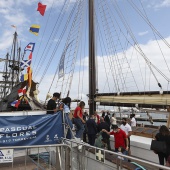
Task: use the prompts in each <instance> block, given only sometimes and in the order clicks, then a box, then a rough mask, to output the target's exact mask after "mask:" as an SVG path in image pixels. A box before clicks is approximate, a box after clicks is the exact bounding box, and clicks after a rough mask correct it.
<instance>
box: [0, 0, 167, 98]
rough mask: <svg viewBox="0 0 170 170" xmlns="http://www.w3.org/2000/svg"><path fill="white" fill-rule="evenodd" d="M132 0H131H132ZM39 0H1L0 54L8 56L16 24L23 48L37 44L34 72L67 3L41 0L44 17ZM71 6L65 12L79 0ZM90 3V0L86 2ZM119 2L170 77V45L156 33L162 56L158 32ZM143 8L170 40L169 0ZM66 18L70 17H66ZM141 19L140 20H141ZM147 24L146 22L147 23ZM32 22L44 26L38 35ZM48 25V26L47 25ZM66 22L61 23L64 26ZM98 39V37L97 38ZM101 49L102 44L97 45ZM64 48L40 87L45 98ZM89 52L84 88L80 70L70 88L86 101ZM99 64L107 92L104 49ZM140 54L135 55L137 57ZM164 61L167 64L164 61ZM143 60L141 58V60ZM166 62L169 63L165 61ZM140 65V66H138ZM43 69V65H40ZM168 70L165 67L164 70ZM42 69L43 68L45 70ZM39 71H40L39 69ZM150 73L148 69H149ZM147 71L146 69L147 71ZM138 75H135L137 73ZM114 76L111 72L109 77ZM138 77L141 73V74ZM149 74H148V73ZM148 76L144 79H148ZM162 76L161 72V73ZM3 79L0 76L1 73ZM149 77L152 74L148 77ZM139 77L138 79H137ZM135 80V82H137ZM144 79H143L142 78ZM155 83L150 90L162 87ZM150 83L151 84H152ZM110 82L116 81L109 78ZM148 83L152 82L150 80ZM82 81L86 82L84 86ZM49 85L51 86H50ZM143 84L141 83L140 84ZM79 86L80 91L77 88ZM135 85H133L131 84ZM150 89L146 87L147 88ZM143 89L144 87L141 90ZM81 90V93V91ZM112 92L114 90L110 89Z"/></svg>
mask: <svg viewBox="0 0 170 170" xmlns="http://www.w3.org/2000/svg"><path fill="white" fill-rule="evenodd" d="M129 1H131V0H129ZM38 2H39V1H38V0H24V1H23V0H0V28H1V31H0V56H1V58H5V55H6V53H7V52H8V51H10V49H11V44H12V36H13V34H14V32H15V28H13V27H11V25H15V26H16V27H17V33H18V38H19V43H20V44H21V47H22V50H23V49H24V47H25V46H26V45H27V44H28V43H29V42H35V43H36V47H35V51H34V53H33V62H32V67H33V72H34V71H35V70H36V69H37V68H38V65H39V62H40V60H39V58H40V57H41V56H42V55H44V56H45V54H43V53H42V51H43V49H44V48H45V44H46V43H47V41H48V37H49V35H50V34H51V32H52V29H53V27H54V22H55V20H56V19H57V17H58V15H59V12H60V10H61V8H62V6H63V4H64V0H55V1H54V0H42V1H41V2H42V3H43V4H46V5H47V10H46V13H45V16H44V17H43V16H41V15H40V14H39V12H37V11H36V9H37V4H38ZM70 2H71V3H70V5H69V7H68V8H67V10H66V11H65V12H66V13H67V12H68V14H69V12H70V10H71V9H72V8H73V5H74V3H75V2H76V0H71V1H70ZM87 2H88V1H87ZM117 2H118V4H119V7H120V9H121V10H122V11H123V12H127V14H125V16H126V19H127V20H128V23H129V25H130V27H131V29H132V31H133V34H134V36H135V38H136V40H137V41H138V43H139V44H140V46H141V47H142V50H143V51H144V52H145V54H146V55H147V57H148V58H149V59H150V60H151V62H153V64H154V65H156V66H157V67H159V69H160V70H161V71H163V72H164V71H165V72H164V73H165V74H166V75H167V77H170V76H169V75H168V73H169V72H167V70H166V64H167V65H169V66H170V60H169V59H168V57H169V56H170V50H169V48H168V47H167V46H166V45H164V43H163V42H162V40H161V39H160V37H158V36H157V40H158V42H159V44H160V46H161V49H162V51H163V53H164V58H165V60H164V58H163V57H160V55H161V52H160V50H159V48H158V46H157V42H156V41H155V35H154V34H153V31H152V29H151V28H150V27H149V26H148V25H147V24H146V23H145V22H144V21H143V20H142V19H141V18H140V16H139V15H138V14H135V12H133V11H132V9H131V8H130V6H128V5H127V3H128V0H119V1H117ZM131 2H135V4H136V5H139V4H140V0H132V1H131ZM141 2H142V4H143V7H144V9H145V12H146V14H147V17H148V18H149V20H150V21H151V23H152V24H153V25H154V27H155V28H156V29H157V30H158V31H159V32H160V33H161V35H162V36H163V37H164V38H165V39H166V41H167V42H168V43H170V21H169V19H170V0H149V1H148V0H141ZM140 9H141V10H142V6H140ZM96 10H97V11H96V13H98V12H100V10H98V9H96ZM66 18H67V17H66ZM139 18H140V19H139ZM100 19H101V20H102V18H98V20H99V21H98V22H101V21H100ZM144 23H145V24H144ZM32 24H39V25H40V26H41V28H40V33H39V36H38V37H36V36H35V35H33V34H31V33H30V32H29V27H30V26H31V25H32ZM46 24H47V25H46ZM63 25H64V24H62V25H61V27H62V26H63ZM58 38H59V35H58V36H56V37H55V38H54V39H53V41H54V43H57V42H58ZM64 41H65V39H63V40H62V42H61V43H60V44H63V46H64V44H65V42H64ZM98 41H99V39H98ZM98 48H100V47H98ZM133 49H134V48H132V47H131V46H130V45H129V46H128V48H127V49H126V51H125V52H126V55H128V56H130V55H132V53H133ZM62 50H63V49H61V50H60V49H58V53H56V55H55V58H56V60H54V61H53V64H54V63H55V65H54V66H51V68H50V69H49V71H48V72H47V76H46V78H45V80H43V81H42V82H41V83H42V84H41V85H40V86H39V91H40V94H39V98H40V99H41V100H44V99H45V96H46V94H47V92H48V90H49V87H48V86H49V84H50V83H51V80H52V79H53V75H54V72H55V70H54V69H53V68H54V67H55V66H56V67H57V65H58V63H57V62H58V61H59V59H60V55H58V54H60V53H61V51H62ZM121 53H122V52H121V51H120V52H118V54H117V55H118V56H119V55H120V56H121ZM87 55H88V52H86V53H85V55H84V58H83V61H82V62H84V64H85V66H84V72H85V73H84V72H83V71H81V75H83V80H82V79H81V81H82V83H81V87H78V82H79V76H80V73H79V71H78V69H77V70H75V74H74V78H73V82H72V88H71V90H72V91H71V97H72V98H80V99H82V100H86V101H87V97H86V94H88V67H87V66H88V58H87ZM97 55H98V67H99V71H98V72H99V77H98V79H99V83H98V84H99V90H100V92H106V91H107V90H108V89H109V88H112V87H108V86H109V85H107V83H106V79H104V78H106V76H105V73H106V72H107V71H108V70H104V62H103V61H106V60H107V59H106V57H105V55H106V54H104V56H102V52H101V51H100V50H99V51H98V54H97ZM136 56H137V54H136V55H135V56H133V57H136ZM45 58H46V60H44V63H47V62H48V58H50V56H48V55H47V56H46V57H45ZM132 60H133V61H135V62H134V63H133V65H134V64H136V65H138V64H139V63H138V60H136V59H134V58H133V59H132ZM163 60H164V63H163V62H162V61H163ZM139 61H140V60H139ZM165 61H166V62H165ZM140 64H141V66H142V65H143V66H145V64H144V63H142V62H141V61H140ZM79 65H80V63H79V62H78V61H77V62H76V66H79ZM106 65H107V66H106V67H108V68H109V62H108V61H107V62H106ZM137 68H139V66H137ZM137 68H135V67H132V69H133V70H134V72H135V70H137ZM39 69H40V70H41V68H39ZM164 69H165V70H164ZM0 70H3V64H2V63H0ZM42 70H43V69H42ZM36 71H37V70H36ZM148 73H149V72H148ZM41 74H42V72H41V71H40V73H39V74H38V75H37V76H36V77H35V78H37V80H35V81H39V80H40V78H41V76H42V75H41ZM145 74H147V71H146V72H145ZM134 75H135V74H134ZM109 76H111V75H109V73H108V77H109ZM138 76H139V74H138ZM146 77H147V76H146ZM146 77H145V78H146ZM158 77H159V75H158ZM0 78H2V77H1V75H0ZM147 78H148V79H149V75H148V77H147ZM159 78H160V81H161V82H163V79H162V78H161V77H159ZM137 79H138V78H137ZM137 79H136V81H137ZM140 81H141V80H140ZM150 81H151V82H153V83H154V84H153V85H151V84H150V85H148V84H147V88H148V89H149V88H150V87H151V86H154V87H155V90H159V88H156V87H157V85H155V84H156V83H155V79H153V77H152V78H151V80H150ZM151 82H150V83H151ZM110 83H113V82H112V81H111V80H110ZM137 83H138V84H140V83H139V82H137ZM147 83H149V82H147ZM82 84H83V85H82ZM47 85H48V86H47ZM139 86H140V85H139ZM78 88H79V90H78ZM132 88H133V87H132ZM148 89H147V90H148ZM166 89H167V86H165V87H164V90H166ZM55 90H56V89H52V90H51V91H50V93H51V94H52V93H53V92H54V91H55ZM142 90H144V89H142ZM78 91H79V94H78ZM110 91H111V90H110Z"/></svg>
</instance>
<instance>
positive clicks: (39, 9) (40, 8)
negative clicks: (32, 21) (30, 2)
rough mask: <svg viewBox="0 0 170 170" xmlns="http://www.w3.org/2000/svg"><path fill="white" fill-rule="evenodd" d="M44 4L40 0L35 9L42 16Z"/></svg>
mask: <svg viewBox="0 0 170 170" xmlns="http://www.w3.org/2000/svg"><path fill="white" fill-rule="evenodd" d="M46 6H47V5H43V4H42V3H41V2H39V3H38V8H37V11H39V12H40V14H41V15H42V16H44V13H45V9H46Z"/></svg>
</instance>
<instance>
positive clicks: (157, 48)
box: [0, 0, 170, 169]
mask: <svg viewBox="0 0 170 170" xmlns="http://www.w3.org/2000/svg"><path fill="white" fill-rule="evenodd" d="M122 4H123V5H122ZM47 5H48V4H47ZM57 5H58V4H57V3H55V1H54V2H53V3H52V4H50V5H49V6H50V9H48V10H47V11H46V13H48V17H47V15H46V13H45V16H44V18H43V19H42V20H43V21H42V22H41V23H39V24H36V25H35V24H34V25H32V26H31V27H30V32H31V33H34V34H35V35H38V36H41V38H40V39H38V40H36V38H32V37H31V38H32V40H30V42H33V41H36V43H35V44H36V46H37V47H36V48H35V50H34V52H33V53H29V55H28V53H27V55H26V54H25V53H24V54H23V55H22V54H21V51H22V50H21V48H18V46H17V45H16V42H17V33H16V32H15V33H14V40H13V46H12V52H11V54H7V55H6V58H5V59H3V62H4V63H5V67H4V71H3V72H2V81H1V101H0V111H1V113H3V116H1V117H2V119H3V117H4V119H7V120H8V118H9V117H6V115H7V114H8V113H12V114H14V113H16V112H13V111H17V112H18V111H21V112H20V113H25V111H27V113H29V114H27V115H24V114H23V117H22V116H21V117H19V119H20V120H21V121H19V122H20V123H21V124H18V125H22V126H21V127H20V126H19V129H21V130H24V128H25V127H26V130H28V128H30V131H29V132H25V131H24V132H21V133H19V132H16V134H17V135H18V133H19V135H18V136H16V134H15V133H12V135H13V136H12V135H11V137H9V135H8V132H7V131H8V130H6V131H5V130H4V129H3V127H2V129H3V130H4V132H3V133H2V134H1V138H5V137H6V138H12V139H13V138H15V137H16V139H18V141H19V143H18V144H17V147H16V148H15V147H14V146H13V145H12V144H11V143H10V142H9V140H8V139H5V140H4V141H3V140H0V143H1V144H2V146H4V147H5V144H7V145H6V147H5V149H7V148H8V147H9V146H10V147H12V149H14V150H15V149H18V148H20V149H22V148H26V152H27V154H26V157H28V158H29V159H31V162H33V163H34V164H35V165H37V167H38V168H41V169H43V168H44V169H54V168H55V169H92V168H94V165H95V168H96V169H97V168H100V166H101V167H102V169H119V168H121V169H122V168H124V169H128V168H129V167H130V168H129V169H135V168H136V169H137V168H139V169H154V168H155V167H156V168H162V167H160V166H159V165H158V164H156V163H158V160H157V155H154V153H153V152H152V151H150V142H151V139H152V138H153V137H154V135H155V134H156V133H158V127H157V128H156V129H152V128H148V129H144V128H143V127H136V128H134V129H133V130H134V134H133V135H132V136H133V137H132V157H131V158H130V157H127V158H128V159H132V162H133V163H132V164H131V163H129V162H122V161H120V160H119V161H117V156H118V155H117V154H115V153H114V152H113V153H112V152H110V151H105V150H102V149H101V150H100V149H99V154H98V148H94V147H91V146H89V145H87V144H84V143H82V142H81V141H80V140H79V141H77V140H75V139H71V140H68V139H66V138H65V137H66V135H65V131H66V130H68V129H69V128H70V127H69V125H68V122H67V121H66V118H67V117H66V118H65V115H62V114H56V115H46V114H45V113H46V109H45V105H46V103H47V101H48V98H49V97H51V94H52V93H53V92H56V91H57V92H59V93H60V94H61V98H65V97H67V96H70V97H71V98H72V99H74V98H76V99H78V100H79V101H80V100H84V101H85V102H86V105H87V107H88V108H89V115H92V114H94V112H95V111H96V110H97V109H99V108H104V109H105V110H107V108H108V109H109V108H112V109H114V108H118V110H119V112H120V110H121V108H122V107H128V108H129V109H130V110H133V109H134V108H135V109H138V110H139V111H141V114H146V113H149V112H152V113H155V114H156V113H158V112H159V114H160V115H165V116H166V119H167V124H166V125H167V127H168V128H169V126H170V113H169V111H170V108H169V107H170V91H169V81H170V78H169V75H170V74H169V71H170V69H169V61H168V60H169V58H168V57H169V54H170V40H169V38H164V36H162V35H161V33H160V32H159V31H158V29H156V27H155V26H154V25H153V24H152V23H151V21H150V19H149V17H148V15H147V13H146V11H145V8H144V6H146V4H145V3H144V2H141V1H139V2H137V1H129V0H128V1H126V2H121V1H120V2H119V1H109V0H105V1H102V0H98V1H97V0H89V1H87V0H77V1H76V2H72V1H69V0H66V1H64V2H63V3H62V5H61V4H60V5H61V6H60V8H57ZM33 6H35V4H33ZM39 6H41V8H44V7H43V5H42V4H38V7H39ZM38 9H39V8H38ZM56 9H57V11H56ZM128 11H130V12H129V13H128ZM36 12H37V11H36ZM33 14H34V13H33ZM41 14H42V13H41ZM131 15H133V17H134V18H135V20H131V19H132V17H131ZM35 16H36V17H37V15H35ZM54 16H55V17H54ZM56 16H57V17H56ZM38 20H39V19H37V22H38ZM138 22H139V23H142V24H141V27H142V26H143V25H145V26H146V27H147V29H149V32H152V34H153V36H151V37H152V38H154V40H153V39H152V38H150V39H149V41H148V40H146V39H142V37H140V36H137V35H138V34H137V33H134V32H133V30H134V29H135V28H138V27H140V26H139V25H138ZM130 23H135V24H132V26H133V27H135V28H133V27H132V26H131V24H130ZM40 24H42V25H45V26H44V28H43V26H42V27H40ZM41 29H42V30H41ZM145 34H146V35H147V34H148V31H146V32H145V33H144V32H143V33H141V34H140V35H145ZM32 36H33V35H32ZM146 41H147V42H146ZM144 42H145V43H144ZM24 52H25V50H24ZM31 52H32V51H31ZM30 54H31V58H30ZM32 55H33V56H32ZM25 57H27V58H28V59H29V60H31V64H32V68H33V72H32V75H31V79H30V78H28V79H27V80H26V81H23V82H21V81H20V80H19V76H21V72H22V73H23V70H22V69H23V68H21V65H20V64H21V63H22V61H23V60H24V59H25ZM27 62H28V60H27ZM28 67H29V66H28ZM33 80H36V81H37V82H38V83H36V82H34V81H33ZM30 81H31V86H30ZM24 88H26V92H25V93H24V94H23V95H22V98H20V96H19V93H18V90H20V89H24ZM38 91H40V93H39V97H40V99H41V100H43V103H42V102H41V101H40V100H39V99H38ZM15 100H17V101H18V100H19V101H20V102H19V103H18V105H17V107H15V106H12V105H11V104H12V102H14V101H15ZM76 106H77V103H76V104H75V105H74V103H73V106H72V107H73V108H74V107H76ZM29 111H30V112H29ZM32 111H40V112H37V114H36V115H35V117H34V116H32V117H31V116H30V115H31V113H32ZM26 116H27V117H26ZM16 117H17V114H16ZM10 118H11V117H10ZM15 119H16V118H15ZM26 119H28V120H26ZM32 119H34V121H35V122H34V121H33V120H32ZM10 120H12V118H11V119H10ZM22 120H23V121H22ZM38 120H40V122H38ZM59 120H60V121H59ZM61 120H62V121H61ZM53 121H56V122H57V123H56V126H57V128H55V123H54V122H53ZM27 122H30V124H31V125H27V124H26V123H27ZM37 122H38V123H37ZM24 123H25V124H24ZM34 123H37V124H36V125H35V124H34ZM40 125H41V127H39V126H40ZM50 125H51V126H50ZM6 126H7V125H6ZM15 126H16V127H17V124H16V125H15ZM22 127H23V129H22ZM6 129H8V128H6ZM12 129H13V127H12ZM53 129H56V130H58V131H55V130H53ZM11 131H12V130H11ZM141 134H145V135H146V136H145V137H143V136H142V135H141ZM26 135H27V136H29V137H25V136H26ZM22 136H24V137H22ZM38 138H39V140H38ZM34 139H35V143H34ZM12 142H14V144H16V143H17V140H13V141H12ZM38 142H39V143H38ZM111 142H113V143H114V139H113V138H111ZM54 143H55V144H56V145H55V146H54V148H55V149H54V148H50V146H49V145H51V144H54ZM24 144H25V145H24ZM21 145H22V147H20V146H21ZM27 145H29V146H27ZM32 145H34V146H32ZM36 145H43V146H38V147H37V148H38V151H35V150H36V149H35V148H36ZM46 145H47V146H46ZM25 146H26V147H25ZM39 147H42V148H43V149H42V151H41V150H39ZM46 147H48V149H46ZM51 147H53V146H51ZM44 148H45V149H44ZM49 148H50V149H49ZM82 148H83V149H82ZM112 148H114V146H112ZM0 149H1V148H0ZM2 149H3V148H2ZM91 150H92V151H91ZM139 152H142V154H144V155H146V158H145V159H144V160H143V158H142V154H139ZM102 153H104V154H103V155H102ZM112 154H113V155H114V156H113V157H112V156H109V155H112ZM21 155H22V158H23V153H22V154H21ZM96 155H97V156H96ZM119 156H120V155H119ZM17 157H20V156H19V153H18V152H17ZM92 157H93V158H94V157H95V159H91V158H92ZM109 157H111V160H109ZM40 158H41V159H40ZM46 158H47V159H48V160H46ZM53 158H54V159H53ZM62 158H63V159H64V160H66V163H63V159H62ZM106 158H107V159H106ZM125 158H126V156H125ZM83 160H84V161H83ZM94 160H95V161H94ZM18 161H19V160H18ZM24 161H25V162H26V160H25V159H24ZM41 161H42V162H43V163H44V162H45V163H46V165H47V166H39V165H40V164H41ZM88 161H89V163H88ZM145 161H146V162H145ZM85 162H87V164H85ZM140 165H141V166H140ZM5 166H6V165H4V168H5ZM16 167H17V165H16ZM95 168H94V169H95ZM0 169H1V168H0ZM164 169H168V168H166V167H165V168H164Z"/></svg>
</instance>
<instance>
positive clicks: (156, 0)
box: [147, 0, 170, 10]
mask: <svg viewBox="0 0 170 170" xmlns="http://www.w3.org/2000/svg"><path fill="white" fill-rule="evenodd" d="M147 3H148V1H147ZM147 6H148V7H150V8H154V9H155V10H159V9H160V8H167V7H170V0H151V1H149V4H148V5H147Z"/></svg>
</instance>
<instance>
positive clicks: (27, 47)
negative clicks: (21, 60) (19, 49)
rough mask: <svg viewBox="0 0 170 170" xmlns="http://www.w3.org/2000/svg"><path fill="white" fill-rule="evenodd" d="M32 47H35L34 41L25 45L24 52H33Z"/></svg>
mask: <svg viewBox="0 0 170 170" xmlns="http://www.w3.org/2000/svg"><path fill="white" fill-rule="evenodd" d="M34 47H35V43H32V42H30V43H29V44H28V45H27V46H26V47H25V49H24V52H25V51H31V52H33V51H34Z"/></svg>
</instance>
